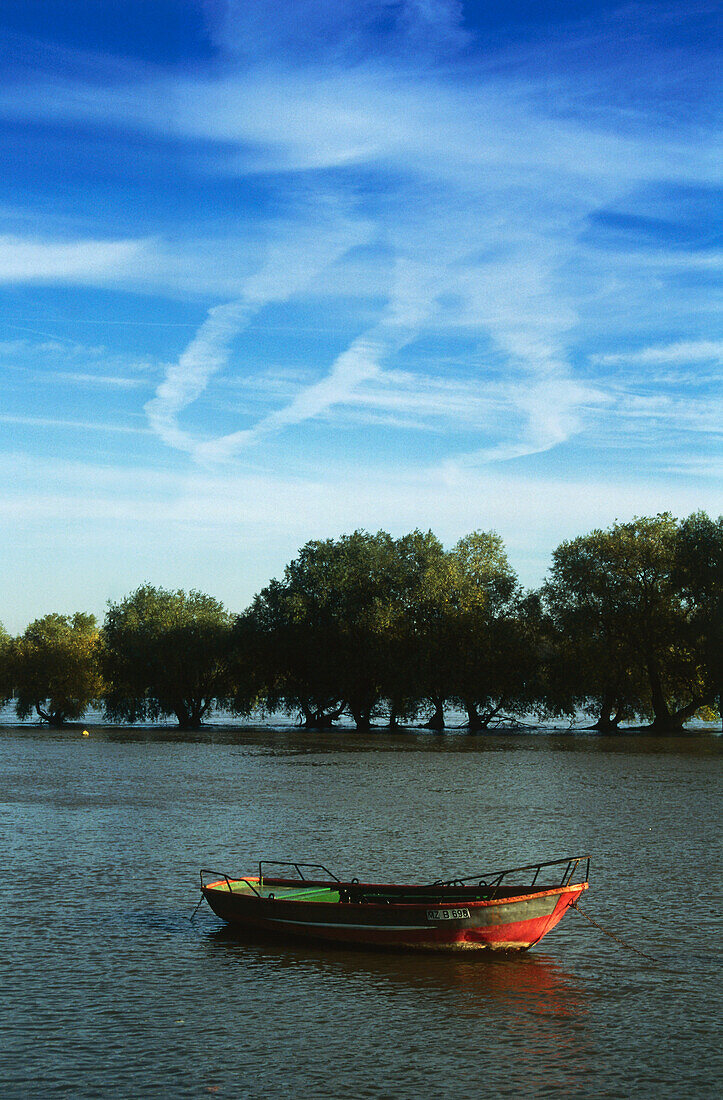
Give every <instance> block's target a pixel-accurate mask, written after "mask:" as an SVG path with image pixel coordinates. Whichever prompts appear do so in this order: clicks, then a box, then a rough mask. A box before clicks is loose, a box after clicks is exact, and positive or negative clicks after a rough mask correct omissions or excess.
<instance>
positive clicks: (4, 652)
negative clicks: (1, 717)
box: [0, 623, 13, 706]
mask: <svg viewBox="0 0 723 1100" xmlns="http://www.w3.org/2000/svg"><path fill="white" fill-rule="evenodd" d="M10 653H11V647H10V635H9V634H8V633H7V631H6V630H5V627H4V626H3V624H2V623H0V706H4V705H5V703H7V701H8V699H9V698H10V696H11V695H12V693H13V684H12V673H11V670H10Z"/></svg>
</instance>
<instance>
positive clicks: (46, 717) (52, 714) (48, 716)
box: [35, 703, 65, 729]
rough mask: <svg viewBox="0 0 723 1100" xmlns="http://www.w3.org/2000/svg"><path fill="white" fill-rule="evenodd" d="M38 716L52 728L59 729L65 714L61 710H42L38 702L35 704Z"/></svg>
mask: <svg viewBox="0 0 723 1100" xmlns="http://www.w3.org/2000/svg"><path fill="white" fill-rule="evenodd" d="M35 709H36V711H37V712H38V717H39V718H40V720H41V721H42V722H47V723H48V725H49V726H52V727H53V728H54V729H61V728H62V727H63V726H64V725H65V715H64V714H63V712H62V710H44V709H43V707H42V706H41V705H40V703H36V704H35Z"/></svg>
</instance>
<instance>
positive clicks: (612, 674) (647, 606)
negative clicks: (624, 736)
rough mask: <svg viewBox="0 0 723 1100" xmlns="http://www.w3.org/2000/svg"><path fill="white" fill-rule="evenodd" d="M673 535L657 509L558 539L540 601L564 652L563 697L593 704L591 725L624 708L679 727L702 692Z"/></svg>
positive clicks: (703, 697) (671, 523) (699, 656)
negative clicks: (652, 513) (566, 676)
mask: <svg viewBox="0 0 723 1100" xmlns="http://www.w3.org/2000/svg"><path fill="white" fill-rule="evenodd" d="M679 545H680V531H679V528H678V524H677V522H676V520H675V519H674V518H673V517H672V516H671V515H670V514H669V513H663V514H661V515H658V516H654V517H642V518H639V519H634V520H632V521H630V522H628V523H617V524H615V525H614V526H613V527H611V528H609V529H608V530H606V531H600V530H597V531H593V532H591V533H590V534H589V535H584V536H581V537H579V538H576V539H573V540H572V541H570V542H566V543H563V544H562V545H561V546H559V547H558V548H557V550H556V551H555V553H554V555H553V566H552V570H551V574H550V579H549V581H548V583H547V585H546V586H545V600H546V603H547V606H548V609H549V611H550V614H551V616H552V618H553V619H554V621H555V624H556V626H557V631H558V644H559V646H560V650H561V652H562V653H563V654H564V655H565V657H566V663H567V667H568V671H569V676H570V680H569V684H570V696H571V697H572V698H575V699H577V700H579V701H588V702H594V703H595V704H596V705H597V707H598V722H597V725H598V728H600V729H606V728H610V727H611V726H614V725H616V724H617V722H618V721H620V719H621V718H622V717H628V716H630V715H632V714H641V715H650V716H651V718H652V726H653V728H654V729H660V730H674V729H680V728H681V727H682V726H683V724H684V722H685V721H686V720H687V719H689V718H691V717H692V716H693V715H694V714H695V712H696V711H697V710H698V709H699V708H700V707H702V706H704V705H705V704H706V703H707V702H709V700H710V699H711V698H712V694H713V692H712V687H711V684H710V682H707V681H706V675H705V670H704V662H703V649H702V637H701V632H700V630H699V629H698V627H697V626H696V623H695V614H694V607H693V603H692V601H691V600H690V599H686V597H685V595H684V592H683V590H682V588H681V586H680V584H679V583H678V580H677V573H678V570H679V564H680V558H679Z"/></svg>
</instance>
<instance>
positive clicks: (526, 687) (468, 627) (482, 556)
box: [449, 531, 537, 729]
mask: <svg viewBox="0 0 723 1100" xmlns="http://www.w3.org/2000/svg"><path fill="white" fill-rule="evenodd" d="M450 559H451V565H452V585H453V587H452V592H453V593H454V600H453V605H452V607H451V608H450V613H451V622H450V628H449V632H450V634H451V637H452V645H451V651H452V652H451V655H452V656H453V668H452V678H451V684H452V696H453V698H454V699H455V701H456V702H457V703H458V705H460V706H461V707H462V708H463V709H464V710H466V712H467V716H468V724H469V727H470V728H471V729H482V728H486V727H488V726H489V724H490V722H491V721H493V720H495V719H496V718H498V717H499V716H500V715H501V714H503V713H504V714H505V715H510V714H513V713H519V711H520V710H526V709H528V708H529V705H530V703H531V702H532V694H533V682H534V676H535V672H536V667H537V646H536V644H535V639H534V632H533V629H532V627H533V623H534V617H533V605H532V604H531V603H530V601H529V599H525V598H523V595H522V592H521V590H520V587H519V584H518V582H517V577H516V575H515V573H514V570H513V569H512V567H511V566H510V563H509V561H508V559H507V553H506V551H505V548H504V544H503V542H502V539H501V538H500V536H499V535H498V534H496V533H495V532H489V531H475V532H473V533H472V534H471V535H467V536H466V537H465V538H463V539H461V540H460V541H459V542H458V543H457V545H456V546H455V547H454V549H453V550H452V551H451V554H450Z"/></svg>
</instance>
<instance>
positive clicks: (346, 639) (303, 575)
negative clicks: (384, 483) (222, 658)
mask: <svg viewBox="0 0 723 1100" xmlns="http://www.w3.org/2000/svg"><path fill="white" fill-rule="evenodd" d="M394 566H395V554H394V541H393V539H392V538H391V536H389V535H388V534H386V533H385V532H383V531H380V532H378V533H377V534H376V535H370V534H368V533H367V532H364V531H355V532H354V533H353V534H351V535H344V536H342V537H341V538H340V539H338V540H335V539H325V540H323V541H316V540H313V541H311V542H308V543H306V545H305V546H303V547H302V548H301V550H300V551H299V554H298V555H297V557H296V558H295V559H294V560H293V561H292V562H290V563H289V565H287V567H286V569H285V570H284V577H283V580H281V581H272V582H271V584H269V585H268V586H267V587H266V588H265V589H264V590H263V591H262V592H261V593H260V594H259V595H258V596H257V597H256V599H255V600H254V602H253V604H252V605H251V607H250V609H249V611H248V612H246V614H245V615H243V616H240V617H239V619H238V620H237V623H236V626H235V631H234V634H235V639H236V643H237V646H239V647H240V648H241V650H244V649H245V650H247V651H248V652H249V653H253V655H254V656H253V657H252V658H251V663H252V666H253V667H254V668H255V669H256V678H257V683H258V684H259V685H262V686H261V696H262V698H263V700H264V704H265V706H266V707H267V708H268V709H276V708H280V709H284V710H286V711H287V712H289V713H299V714H300V715H301V716H302V719H303V721H304V723H305V724H306V725H307V726H310V727H324V726H329V725H331V723H332V722H334V721H335V720H336V719H337V718H339V717H340V716H341V714H342V712H343V711H344V710H348V711H349V713H350V714H351V716H352V717H353V719H354V721H355V723H356V725H357V727H358V728H368V726H369V725H370V723H371V720H372V717H373V715H374V713H375V711H376V708H377V707H378V704H379V701H380V699H381V695H382V690H383V680H384V675H385V672H386V664H387V661H386V658H385V647H386V646H387V644H388V629H389V625H390V621H391V611H390V605H391V603H392V602H393V600H394V592H395V585H394ZM246 696H247V698H248V693H246ZM237 709H242V708H241V707H239V706H238V704H237Z"/></svg>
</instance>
